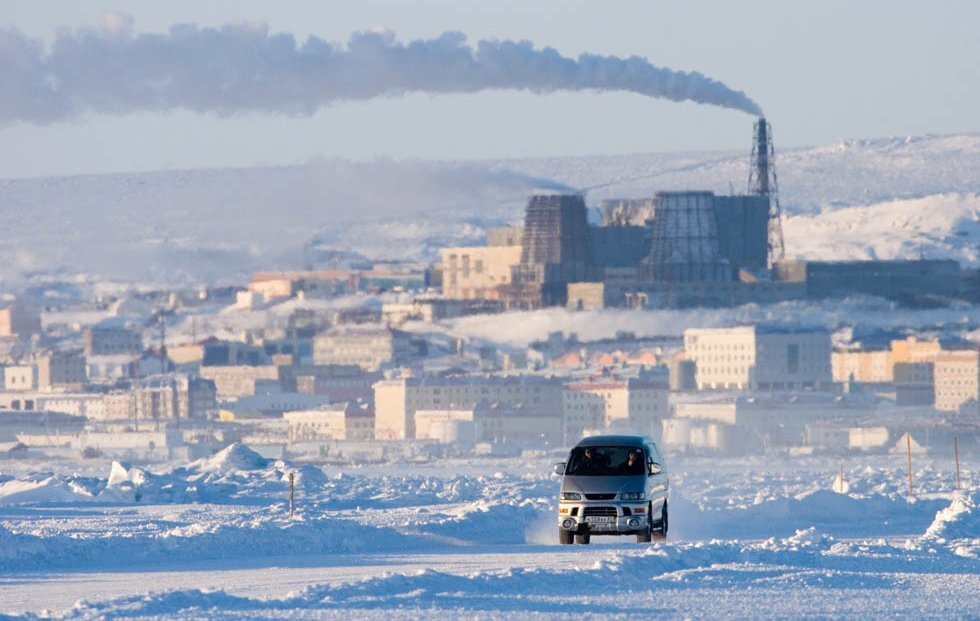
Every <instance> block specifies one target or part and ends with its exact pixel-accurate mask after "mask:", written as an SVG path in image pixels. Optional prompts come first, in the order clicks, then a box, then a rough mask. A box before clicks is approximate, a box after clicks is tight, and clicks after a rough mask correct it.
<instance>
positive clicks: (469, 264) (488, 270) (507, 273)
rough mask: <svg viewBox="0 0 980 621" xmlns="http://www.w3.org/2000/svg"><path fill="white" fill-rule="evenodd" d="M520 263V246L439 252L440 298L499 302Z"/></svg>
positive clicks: (450, 249)
mask: <svg viewBox="0 0 980 621" xmlns="http://www.w3.org/2000/svg"><path fill="white" fill-rule="evenodd" d="M520 262H521V246H520V245H515V246H485V247H483V246H474V247H456V248H444V249H443V251H442V270H443V271H442V295H443V297H446V298H449V299H453V300H499V299H500V286H501V285H508V284H509V283H510V279H511V272H512V270H513V268H514V266H515V265H518V264H519V263H520Z"/></svg>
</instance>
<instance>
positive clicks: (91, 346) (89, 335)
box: [82, 319, 143, 356]
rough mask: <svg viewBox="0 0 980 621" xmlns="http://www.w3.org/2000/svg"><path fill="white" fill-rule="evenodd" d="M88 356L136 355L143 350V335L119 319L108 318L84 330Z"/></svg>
mask: <svg viewBox="0 0 980 621" xmlns="http://www.w3.org/2000/svg"><path fill="white" fill-rule="evenodd" d="M82 336H83V341H84V344H85V355H86V356H117V355H120V354H126V355H132V356H135V355H137V354H139V353H141V352H142V351H143V336H142V335H141V334H140V332H139V331H138V330H135V329H132V328H128V327H126V325H125V323H123V322H122V321H120V320H118V319H106V320H105V321H102V322H99V323H97V324H95V325H94V326H92V327H90V328H85V331H84V332H83V335H82Z"/></svg>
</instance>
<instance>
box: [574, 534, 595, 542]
mask: <svg viewBox="0 0 980 621" xmlns="http://www.w3.org/2000/svg"><path fill="white" fill-rule="evenodd" d="M591 539H592V536H591V535H575V543H589V541H590V540H591Z"/></svg>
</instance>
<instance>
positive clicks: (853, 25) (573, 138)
mask: <svg viewBox="0 0 980 621" xmlns="http://www.w3.org/2000/svg"><path fill="white" fill-rule="evenodd" d="M107 11H118V12H123V13H128V14H130V15H132V16H133V18H134V21H135V30H137V31H162V30H166V29H167V28H169V26H170V25H172V24H173V23H176V22H195V23H199V24H202V25H209V26H217V25H221V24H225V23H228V22H241V21H261V22H266V23H268V24H269V26H270V28H271V30H272V31H288V32H292V33H294V34H296V35H297V36H298V37H299V38H301V39H302V38H305V37H306V36H307V35H310V34H315V35H317V36H319V37H321V38H324V39H326V40H328V41H331V42H336V43H343V42H346V41H347V39H348V37H349V35H350V33H351V32H353V31H356V30H366V29H370V28H373V27H378V26H382V27H385V28H388V29H391V30H393V31H394V32H396V33H397V35H398V38H399V39H400V40H402V41H407V40H409V39H414V38H420V37H433V36H436V35H438V34H440V33H442V32H444V31H447V30H458V31H462V32H464V33H466V34H467V36H468V37H469V39H470V40H471V41H476V40H478V39H481V38H498V39H527V40H531V41H533V42H534V43H535V44H536V45H537V46H551V47H554V48H556V49H557V50H558V51H560V52H562V53H563V54H565V55H571V56H577V55H578V54H579V53H581V52H586V51H588V52H594V53H598V54H614V55H622V56H628V55H634V54H635V55H640V56H644V57H646V58H647V59H648V60H650V61H651V62H652V63H654V64H656V65H661V66H666V67H669V68H672V69H677V70H685V71H699V72H701V73H704V74H706V75H708V76H710V77H712V78H715V79H717V80H721V81H723V82H725V83H726V84H728V85H729V86H731V87H733V88H735V89H738V90H743V91H745V92H746V93H747V94H748V95H749V96H750V97H752V98H754V99H755V100H756V101H757V102H758V103H759V104H761V105H762V107H763V108H764V109H765V110H766V113H767V116H768V117H769V120H770V121H771V122H772V124H773V128H774V134H775V140H776V145H777V148H779V147H781V146H782V147H790V146H802V145H812V144H823V143H830V142H834V141H836V140H840V139H847V138H870V137H878V136H904V135H908V134H923V133H958V132H973V131H978V130H980V121H978V120H977V119H978V117H977V113H976V110H977V102H978V99H980V61H978V59H980V35H978V25H980V2H975V1H967V0H962V1H952V0H948V1H937V2H929V3H926V2H921V1H912V0H898V1H896V0H892V1H885V0H865V1H863V2H853V1H845V0H819V1H816V0H814V1H802V2H790V1H775V0H774V1H761V0H760V1H745V0H742V1H739V2H731V1H725V0H715V1H708V0H695V1H685V2H670V3H667V2H651V1H649V0H647V1H636V2H569V1H563V2H531V1H529V0H504V1H493V2H490V1H485V2H479V3H477V2H469V1H465V0H451V1H450V0H446V1H439V2H390V1H389V2H379V1H363V0H362V1H357V2H343V3H342V2H318V1H313V0H309V1H299V0H294V1H288V0H279V1H276V2H272V1H269V2H258V1H255V0H215V1H210V2H208V1H195V0H160V1H157V2H133V1H123V0H116V1H115V2H105V1H102V0H90V1H87V2H77V1H63V2H55V1H50V2H38V1H37V0H2V2H0V25H2V26H4V27H10V26H14V27H16V28H18V29H20V30H21V31H22V32H24V33H26V34H28V35H30V36H33V37H38V38H42V39H51V38H52V37H53V35H54V34H55V32H56V31H57V29H58V28H59V27H65V26H69V27H76V26H84V25H88V26H95V25H97V24H99V23H100V21H101V18H102V16H103V15H104V14H105V13H106V12H107ZM0 97H2V93H0ZM751 123H752V119H751V118H750V117H748V116H746V115H745V114H743V113H740V112H734V111H730V110H723V109H718V108H713V107H710V106H703V105H697V104H694V103H674V102H668V101H661V100H654V99H649V98H644V97H642V96H639V95H634V94H626V93H608V94H593V93H574V94H566V93H559V94H553V95H546V96H540V95H532V94H528V93H517V92H493V93H480V94H476V95H449V96H446V95H441V96H428V95H410V96H407V97H404V98H398V99H383V100H374V101H369V102H351V103H343V104H337V105H334V106H332V107H330V108H326V109H323V110H321V111H320V112H318V113H317V114H316V115H315V116H313V117H310V118H291V117H277V116H263V115H242V116H235V117H232V118H217V117H212V116H198V115H194V114H190V113H184V112H179V113H174V114H167V115H160V114H137V115H129V116H124V117H118V118H111V117H100V116H88V117H85V118H82V119H79V120H76V121H72V122H70V123H57V124H53V125H50V126H46V127H37V126H32V125H23V124H14V125H6V126H3V127H0V140H2V144H3V145H4V149H3V150H2V151H0V178H10V177H22V176H38V175H49V174H77V173H97V172H110V171H126V170H148V169H156V168H191V167H202V166H208V167H226V166H247V165H252V164H289V163H296V162H302V161H305V160H307V159H309V158H311V157H314V156H325V157H345V158H351V159H371V158H374V157H385V156H390V157H394V158H398V159H410V158H425V159H460V158H467V159H482V158H500V157H527V156H554V155H586V154H616V153H634V152H651V151H674V150H703V149H746V150H747V149H748V148H749V146H750V132H751Z"/></svg>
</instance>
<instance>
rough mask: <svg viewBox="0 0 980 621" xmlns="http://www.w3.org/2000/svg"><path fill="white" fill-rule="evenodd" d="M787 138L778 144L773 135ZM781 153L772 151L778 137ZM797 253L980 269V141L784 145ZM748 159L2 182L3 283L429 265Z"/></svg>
mask: <svg viewBox="0 0 980 621" xmlns="http://www.w3.org/2000/svg"><path fill="white" fill-rule="evenodd" d="M777 139H778V135H777ZM777 146H778V145H777ZM777 167H778V172H779V180H780V191H781V197H782V205H783V209H784V212H785V214H786V215H787V222H786V227H785V228H786V239H787V251H788V254H789V255H791V256H805V257H810V258H827V259H835V258H859V257H877V258H882V259H886V258H897V257H917V256H920V255H924V256H928V257H952V258H955V259H958V260H960V261H964V262H967V263H969V264H972V265H977V264H978V263H980V259H978V250H977V246H978V232H977V231H978V228H980V174H978V172H977V171H980V135H974V134H969V135H958V136H926V137H918V138H903V139H879V140H865V141H855V142H844V143H840V144H837V145H830V146H822V147H816V148H809V149H795V150H786V151H778V152H777ZM747 176H748V149H746V151H745V152H742V153H735V152H707V153H673V154H652V155H649V154H648V155H621V156H606V157H569V158H542V159H523V160H522V159H513V160H495V161H487V162H393V161H389V160H380V161H376V162H371V163H357V164H355V163H350V162H344V161H317V162H311V163H309V164H306V165H301V166H284V167H263V168H250V169H224V170H191V171H159V172H150V173H133V174H116V175H101V176H79V177H57V178H39V179H14V180H5V181H0V218H2V221H3V223H4V228H5V235H4V236H3V238H2V240H0V280H3V281H5V282H11V281H13V280H15V279H16V278H17V277H18V276H20V275H22V274H24V273H26V272H33V271H50V270H61V271H64V272H67V273H73V274H75V273H80V272H85V273H92V274H97V275H100V276H103V277H108V278H117V279H147V280H154V281H170V282H222V281H223V282H230V281H236V280H240V279H242V278H244V277H245V276H246V275H247V274H248V273H249V272H250V271H252V270H254V269H272V268H295V267H300V266H301V265H302V264H303V263H304V262H305V261H309V260H310V259H311V258H312V259H315V258H316V257H315V256H312V257H311V256H310V253H309V252H306V253H304V248H305V247H309V246H312V245H315V246H316V247H318V248H334V249H344V250H351V251H355V252H359V253H361V254H364V255H367V256H371V257H377V258H425V259H431V258H433V257H435V256H436V254H437V251H438V248H439V247H441V246H444V245H447V244H460V243H463V244H466V243H478V242H479V241H480V240H481V238H482V236H483V234H484V230H485V228H486V227H488V226H496V225H500V224H505V223H517V222H519V221H520V220H521V217H522V212H523V205H524V202H525V200H526V199H525V197H526V194H527V193H528V191H529V190H531V189H532V188H536V187H541V186H546V187H557V188H561V187H572V188H579V189H585V190H587V200H588V202H589V203H591V204H598V202H599V201H600V200H602V199H604V198H611V197H620V196H623V197H638V196H649V195H651V194H652V193H653V192H655V191H657V190H677V189H709V190H714V191H716V192H724V193H728V192H730V191H732V190H735V191H736V192H737V191H741V190H742V189H743V188H744V187H745V183H746V179H747Z"/></svg>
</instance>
